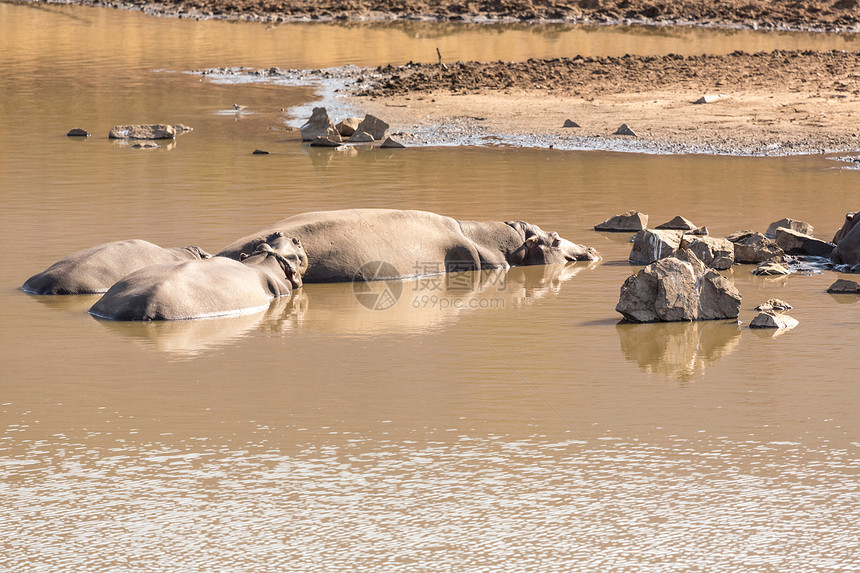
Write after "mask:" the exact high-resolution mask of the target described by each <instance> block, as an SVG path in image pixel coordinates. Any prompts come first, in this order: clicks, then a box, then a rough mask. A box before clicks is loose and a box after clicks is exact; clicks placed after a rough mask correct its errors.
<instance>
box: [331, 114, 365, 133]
mask: <svg viewBox="0 0 860 573" xmlns="http://www.w3.org/2000/svg"><path fill="white" fill-rule="evenodd" d="M360 124H361V118H360V117H348V118H346V119H345V120H343V121H342V122H340V123H338V124H337V125H336V126H335V128H336V129H337V132H338V133H339V134H340V136H341V137H349V136H350V135H352V134H353V133H355V130H356V129H357V128H358V126H359V125H360Z"/></svg>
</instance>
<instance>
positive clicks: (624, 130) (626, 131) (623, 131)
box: [612, 123, 636, 137]
mask: <svg viewBox="0 0 860 573" xmlns="http://www.w3.org/2000/svg"><path fill="white" fill-rule="evenodd" d="M612 135H632V136H633V137H636V132H635V131H633V130H632V129H630V126H629V125H627V124H626V123H622V124H621V127H619V128H618V129H616V130H615V133H613V134H612Z"/></svg>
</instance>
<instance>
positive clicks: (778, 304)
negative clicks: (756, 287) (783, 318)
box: [755, 298, 794, 312]
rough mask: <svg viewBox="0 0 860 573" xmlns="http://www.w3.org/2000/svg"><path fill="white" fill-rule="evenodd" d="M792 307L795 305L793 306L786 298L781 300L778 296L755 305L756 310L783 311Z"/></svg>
mask: <svg viewBox="0 0 860 573" xmlns="http://www.w3.org/2000/svg"><path fill="white" fill-rule="evenodd" d="M792 308H794V307H792V306H791V305H790V304H788V303H787V302H785V301H784V300H779V299H778V298H771V299H768V300H767V301H765V302H763V303H761V304H760V305H758V306H757V307H755V310H760V311H771V312H783V311H786V310H791V309H792Z"/></svg>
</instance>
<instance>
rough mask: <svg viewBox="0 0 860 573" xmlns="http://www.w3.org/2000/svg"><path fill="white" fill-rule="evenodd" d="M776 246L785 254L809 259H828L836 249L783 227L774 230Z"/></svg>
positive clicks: (834, 246)
mask: <svg viewBox="0 0 860 573" xmlns="http://www.w3.org/2000/svg"><path fill="white" fill-rule="evenodd" d="M776 244H777V245H779V247H780V248H781V249H782V250H783V251H785V253H786V254H789V255H806V256H810V257H830V253H832V252H833V249H835V248H836V245H834V244H833V243H828V242H827V241H822V240H821V239H816V238H815V237H812V236H810V235H806V234H804V233H799V232H797V231H792V230H791V229H786V228H784V227H779V228H778V229H777V230H776Z"/></svg>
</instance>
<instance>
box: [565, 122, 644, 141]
mask: <svg viewBox="0 0 860 573" xmlns="http://www.w3.org/2000/svg"><path fill="white" fill-rule="evenodd" d="M562 127H565V128H568V127H581V126H580V125H579V124H578V123H576V122H575V121H573V120H572V119H566V120H564V124H563V125H562ZM612 135H629V136H631V137H637V135H636V132H635V131H633V129H631V128H630V126H629V125H627V124H626V123H622V124H621V126H620V127H619V128H618V129H616V130H615V131H614V132H613V133H612Z"/></svg>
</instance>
